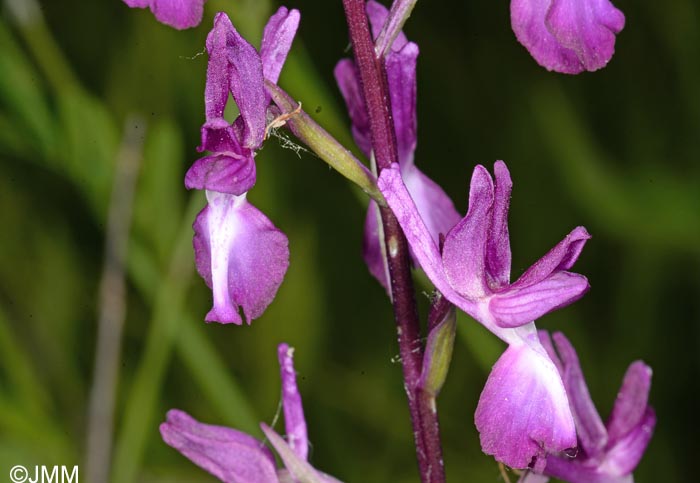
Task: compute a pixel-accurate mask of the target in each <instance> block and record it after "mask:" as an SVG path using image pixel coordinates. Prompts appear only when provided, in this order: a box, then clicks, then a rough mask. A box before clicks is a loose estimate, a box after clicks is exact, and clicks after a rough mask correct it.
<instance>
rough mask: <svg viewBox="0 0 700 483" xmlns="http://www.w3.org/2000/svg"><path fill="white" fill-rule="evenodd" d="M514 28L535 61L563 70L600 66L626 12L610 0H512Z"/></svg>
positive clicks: (611, 49) (612, 46)
mask: <svg viewBox="0 0 700 483" xmlns="http://www.w3.org/2000/svg"><path fill="white" fill-rule="evenodd" d="M510 16H511V24H512V26H513V32H515V36H516V37H517V38H518V41H519V42H520V43H521V44H523V45H524V46H525V48H526V49H527V50H528V52H530V54H531V55H532V56H533V57H534V59H535V60H536V61H537V63H538V64H540V65H541V66H542V67H545V68H546V69H547V70H554V71H556V72H561V73H563V74H578V73H580V72H583V71H584V70H587V71H595V70H598V69H602V68H603V67H605V66H606V64H607V63H608V62H609V61H610V59H611V58H612V56H613V53H614V52H615V36H616V35H617V34H618V33H620V31H621V30H622V29H623V28H624V26H625V16H624V15H623V13H622V12H621V11H620V10H618V9H617V8H615V6H614V5H613V4H612V3H611V2H610V0H511V2H510Z"/></svg>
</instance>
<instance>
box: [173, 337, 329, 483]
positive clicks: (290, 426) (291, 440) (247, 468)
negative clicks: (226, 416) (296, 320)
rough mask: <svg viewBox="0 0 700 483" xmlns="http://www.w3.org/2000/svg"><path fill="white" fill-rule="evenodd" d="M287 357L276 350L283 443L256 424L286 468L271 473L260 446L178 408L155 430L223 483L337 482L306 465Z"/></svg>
mask: <svg viewBox="0 0 700 483" xmlns="http://www.w3.org/2000/svg"><path fill="white" fill-rule="evenodd" d="M293 353H294V350H293V349H292V348H290V347H289V346H288V345H287V344H280V345H279V347H278V350H277V354H278V359H279V364H280V374H281V379H282V408H283V412H284V423H285V430H286V432H287V440H286V441H285V440H284V439H283V438H282V437H281V436H280V435H278V434H277V433H276V432H275V431H274V430H272V429H271V428H270V427H269V426H267V425H266V424H264V423H261V425H260V426H261V428H262V430H263V432H264V433H265V436H266V437H267V439H268V441H269V442H270V444H271V445H272V446H273V448H274V449H275V450H276V451H277V453H278V454H279V456H280V458H281V460H282V462H283V463H284V465H285V467H286V468H281V469H278V468H277V465H276V463H275V458H274V456H273V454H272V452H271V451H270V450H269V449H268V448H267V447H266V446H265V444H264V443H263V442H262V441H260V440H258V439H256V438H254V437H252V436H250V435H248V434H246V433H243V432H241V431H238V430H236V429H232V428H226V427H223V426H213V425H210V424H203V423H200V422H198V421H196V420H195V419H194V418H192V417H191V416H189V415H188V414H187V413H185V412H183V411H180V410H178V409H171V410H170V411H168V414H167V417H166V421H165V422H164V423H163V424H161V425H160V433H161V435H162V437H163V440H164V441H165V442H166V443H167V444H168V445H170V446H172V447H173V448H175V449H176V450H178V451H179V452H180V453H182V454H183V455H185V456H186V457H187V458H189V459H190V460H191V461H192V462H193V463H195V464H196V465H198V466H199V467H201V468H202V469H204V470H206V471H208V472H209V473H211V474H212V475H214V476H216V477H217V478H218V479H219V480H221V481H223V482H224V483H286V482H290V481H299V482H313V483H339V482H338V480H336V479H335V478H333V477H331V476H328V475H326V474H324V473H321V472H319V471H317V470H315V469H314V468H313V467H312V466H311V465H310V464H309V463H308V461H307V453H308V439H307V436H306V420H305V419H304V409H303V407H302V405H301V396H300V395H299V390H298V388H297V383H296V373H295V372H294V361H293V359H292V356H293Z"/></svg>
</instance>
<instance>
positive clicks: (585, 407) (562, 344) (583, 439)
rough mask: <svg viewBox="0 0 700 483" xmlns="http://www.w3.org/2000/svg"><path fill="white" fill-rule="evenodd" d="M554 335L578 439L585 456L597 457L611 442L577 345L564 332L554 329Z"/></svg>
mask: <svg viewBox="0 0 700 483" xmlns="http://www.w3.org/2000/svg"><path fill="white" fill-rule="evenodd" d="M552 337H553V339H554V343H555V344H556V347H557V351H558V352H559V355H560V357H561V361H562V363H563V365H564V373H563V375H562V377H563V379H564V387H565V388H566V392H567V394H568V395H569V404H570V405H571V410H572V412H573V414H574V421H575V422H576V431H577V433H578V439H579V441H580V443H581V446H582V447H583V450H584V451H585V452H586V457H587V458H597V457H599V455H600V454H601V453H602V452H603V449H604V448H605V445H606V444H607V442H608V433H607V431H606V429H605V426H604V425H603V421H602V420H601V419H600V415H599V414H598V411H597V410H596V408H595V405H594V404H593V400H592V399H591V395H590V393H589V392H588V386H587V385H586V380H585V379H584V378H583V371H582V370H581V365H580V363H579V360H578V355H577V354H576V351H575V350H574V347H573V346H572V345H571V342H569V340H568V339H567V338H566V337H564V334H562V333H561V332H555V333H554V334H553V336H552Z"/></svg>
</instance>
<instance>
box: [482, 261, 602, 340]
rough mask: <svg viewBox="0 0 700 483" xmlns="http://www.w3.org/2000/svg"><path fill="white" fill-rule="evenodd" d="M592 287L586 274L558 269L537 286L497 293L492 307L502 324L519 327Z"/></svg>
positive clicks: (490, 302)
mask: <svg viewBox="0 0 700 483" xmlns="http://www.w3.org/2000/svg"><path fill="white" fill-rule="evenodd" d="M589 288H590V286H589V284H588V279H586V277H584V276H583V275H579V274H577V273H570V272H555V273H553V274H552V275H550V276H549V277H548V278H546V279H544V280H543V281H541V282H538V283H536V284H535V285H530V286H526V287H523V288H520V289H517V288H515V289H513V288H508V289H506V290H504V291H502V292H500V293H497V294H495V295H494V296H493V297H492V298H491V300H490V301H489V310H490V311H491V313H492V314H493V316H494V319H495V321H496V324H498V325H499V326H500V327H519V326H521V325H524V324H527V323H528V322H532V321H534V320H536V319H538V318H540V317H542V316H543V315H545V314H547V313H549V312H552V311H554V310H556V309H559V308H561V307H566V306H567V305H569V304H571V303H573V302H575V301H576V300H578V299H580V298H581V297H583V295H584V294H585V293H586V292H587V291H588V289H589Z"/></svg>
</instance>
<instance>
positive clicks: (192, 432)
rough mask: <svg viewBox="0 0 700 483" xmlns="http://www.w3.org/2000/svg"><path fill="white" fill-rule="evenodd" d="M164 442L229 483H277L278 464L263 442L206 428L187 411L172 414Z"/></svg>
mask: <svg viewBox="0 0 700 483" xmlns="http://www.w3.org/2000/svg"><path fill="white" fill-rule="evenodd" d="M160 433H161V435H162V437H163V440H164V441H165V442H166V443H167V444H168V445H170V446H172V447H173V448H175V449H176V450H178V451H179V452H180V453H182V454H183V455H184V456H186V457H187V458H189V459H190V460H191V461H192V462H193V463H195V464H196V465H197V466H199V467H201V468H202V469H204V470H206V471H208V472H209V473H211V474H212V475H214V476H216V477H217V478H219V479H220V480H221V481H223V482H225V483H275V482H277V481H278V480H277V476H276V470H275V460H274V457H273V456H272V453H271V452H270V450H268V449H267V448H266V447H265V446H264V445H263V444H262V442H260V441H258V440H257V439H255V438H253V437H252V436H250V435H247V434H245V433H242V432H240V431H236V430H235V429H231V428H225V427H223V426H213V425H209V424H202V423H200V422H198V421H196V420H195V419H194V418H192V417H191V416H189V415H188V414H187V413H185V412H183V411H179V410H176V409H173V410H170V411H168V415H167V418H166V421H165V422H164V423H163V424H161V425H160Z"/></svg>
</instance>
